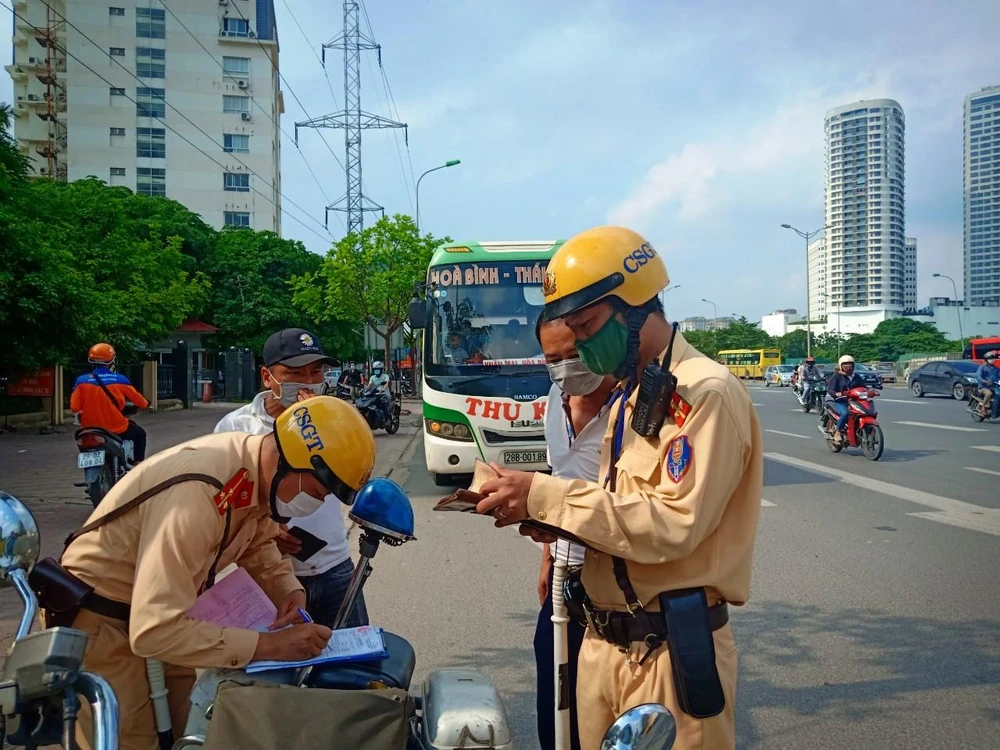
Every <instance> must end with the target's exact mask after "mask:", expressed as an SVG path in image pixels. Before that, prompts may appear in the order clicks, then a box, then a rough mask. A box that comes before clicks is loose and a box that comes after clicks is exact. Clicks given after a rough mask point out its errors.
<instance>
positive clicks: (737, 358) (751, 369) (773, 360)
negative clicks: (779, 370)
mask: <svg viewBox="0 0 1000 750" xmlns="http://www.w3.org/2000/svg"><path fill="white" fill-rule="evenodd" d="M716 361H717V362H719V363H720V364H723V365H725V366H726V367H728V368H729V371H730V372H731V373H733V375H735V376H736V377H738V378H754V379H763V378H764V370H766V369H767V368H768V367H770V366H771V365H780V364H781V352H779V351H778V350H777V349H729V350H727V351H723V352H719V354H718V356H717V357H716Z"/></svg>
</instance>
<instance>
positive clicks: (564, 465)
mask: <svg viewBox="0 0 1000 750" xmlns="http://www.w3.org/2000/svg"><path fill="white" fill-rule="evenodd" d="M535 332H536V335H537V338H538V343H539V344H541V347H542V352H543V353H544V355H545V365H546V367H547V368H548V370H549V376H550V377H551V378H552V383H553V384H552V388H551V390H550V391H549V400H548V404H547V405H546V409H545V445H546V447H547V448H548V453H549V466H551V467H552V474H553V475H554V476H557V477H563V478H565V479H585V480H587V481H588V482H596V481H597V477H598V474H599V473H600V468H601V443H602V441H603V440H604V433H605V432H606V431H607V429H608V415H609V412H610V408H609V405H610V403H611V393H612V390H613V389H614V385H615V381H614V378H612V377H610V376H608V377H605V376H602V375H595V374H594V373H592V372H591V371H590V370H588V369H587V368H586V367H585V366H584V364H583V363H582V362H581V361H580V356H579V354H578V353H577V351H576V342H575V336H574V334H573V332H572V331H571V330H570V329H569V328H568V327H567V326H566V324H565V323H564V322H563V321H562V320H555V321H552V322H544V321H543V320H542V319H539V322H538V325H537V326H536V327H535ZM543 546H544V549H543V550H542V567H541V572H540V574H539V576H538V599H539V601H540V602H541V605H542V609H541V611H540V612H539V613H538V623H537V625H536V627H535V664H536V668H537V709H538V742H539V744H540V746H541V748H542V750H550V749H551V748H554V747H555V694H554V693H555V688H554V680H553V662H554V657H553V651H554V646H553V638H552V590H551V589H552V564H553V555H555V556H557V557H558V558H559V559H560V560H566V561H567V563H568V565H569V567H571V568H572V567H576V566H580V565H583V556H584V548H583V547H580V546H578V545H575V544H570V543H569V542H565V541H562V540H559V541H558V542H556V544H555V548H554V549H553V548H552V547H551V546H550V545H548V544H546V545H543ZM583 633H584V628H583V626H582V625H580V624H579V623H577V622H574V621H572V620H570V622H569V624H568V632H567V635H568V638H567V642H568V644H569V674H568V680H569V685H567V692H568V694H569V700H570V745H571V747H572V748H573V750H578V749H579V747H580V739H579V736H578V734H577V721H576V662H577V655H578V654H579V653H580V645H581V643H583Z"/></svg>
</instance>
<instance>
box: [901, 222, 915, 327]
mask: <svg viewBox="0 0 1000 750" xmlns="http://www.w3.org/2000/svg"><path fill="white" fill-rule="evenodd" d="M903 308H904V311H905V312H915V311H916V309H917V240H916V238H915V237H907V238H906V248H905V252H904V254H903Z"/></svg>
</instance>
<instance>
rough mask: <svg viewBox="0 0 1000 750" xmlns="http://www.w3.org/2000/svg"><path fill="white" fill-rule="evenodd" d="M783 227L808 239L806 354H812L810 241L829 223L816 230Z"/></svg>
mask: <svg viewBox="0 0 1000 750" xmlns="http://www.w3.org/2000/svg"><path fill="white" fill-rule="evenodd" d="M781 228H782V229H791V230H792V231H793V232H795V234H797V235H798V236H799V237H802V238H803V239H804V240H805V241H806V356H807V357H809V356H811V355H812V326H811V325H810V318H811V317H812V316H811V315H810V314H809V243H810V242H811V241H812V239H813V237H815V236H816V235H817V234H819V233H820V232H825V231H826V230H827V229H829V224H827V225H824V226H823V228H822V229H817V230H816V231H815V232H803V231H802V230H801V229H796V228H795V227H793V226H792V225H791V224H782V225H781Z"/></svg>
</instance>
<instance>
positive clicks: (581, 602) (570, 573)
mask: <svg viewBox="0 0 1000 750" xmlns="http://www.w3.org/2000/svg"><path fill="white" fill-rule="evenodd" d="M582 576H583V567H579V568H576V569H575V570H567V571H566V578H565V579H563V604H565V605H566V614H567V615H568V616H569V619H571V620H573V621H574V622H576V623H579V624H580V625H583V626H585V627H586V625H587V611H586V608H587V607H589V606H590V597H588V596H587V591H586V589H584V588H583V581H582V580H581V577H582Z"/></svg>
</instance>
